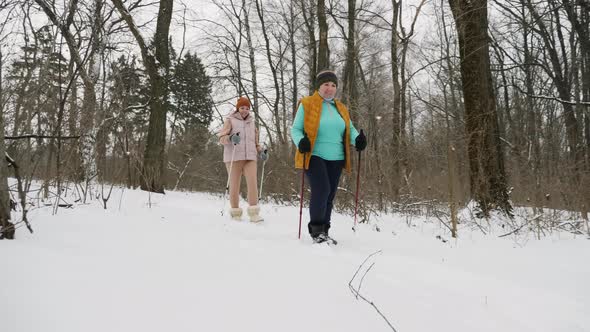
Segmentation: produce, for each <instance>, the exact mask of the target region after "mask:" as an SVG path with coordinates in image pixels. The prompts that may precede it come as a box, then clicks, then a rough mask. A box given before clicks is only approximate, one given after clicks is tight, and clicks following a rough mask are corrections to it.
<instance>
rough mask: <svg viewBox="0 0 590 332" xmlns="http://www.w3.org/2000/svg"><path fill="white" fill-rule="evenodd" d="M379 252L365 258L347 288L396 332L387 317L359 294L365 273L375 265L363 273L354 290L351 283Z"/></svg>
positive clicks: (373, 264)
mask: <svg viewBox="0 0 590 332" xmlns="http://www.w3.org/2000/svg"><path fill="white" fill-rule="evenodd" d="M380 253H381V250H379V251H376V252H374V253H372V254H370V255H369V256H367V258H365V260H364V261H363V263H362V264H361V265H359V268H358V269H357V270H356V272H355V273H354V275H353V276H352V279H350V281H349V282H348V288H349V289H350V291H351V292H352V294H353V295H354V296H355V297H356V299H357V300H358V299H359V298H360V299H362V300H363V301H365V302H367V303H368V304H370V305H371V306H372V307H373V309H375V311H377V313H378V314H379V315H380V316H381V318H383V320H385V322H386V323H387V325H389V327H390V328H391V330H392V331H394V332H397V330H396V329H395V327H393V325H391V323H390V322H389V320H388V319H387V317H385V315H384V314H383V313H382V312H381V310H379V308H378V307H377V306H376V305H375V303H374V302H373V301H371V300H369V299H367V298H366V297H364V296H363V295H362V294H361V287H362V285H363V281H364V280H365V276H366V275H367V273H369V271H370V270H371V269H372V268H373V266H375V263H374V262H373V263H372V264H371V265H370V266H369V267H368V268H367V269H366V270H365V272H364V273H363V276H362V277H361V279H360V281H359V285H358V287H357V288H354V285H353V282H354V280H355V279H356V277H357V275H358V274H359V272H360V271H361V270H362V269H363V267H364V266H365V264H366V263H367V261H368V260H369V259H370V258H371V257H373V256H375V255H377V254H380Z"/></svg>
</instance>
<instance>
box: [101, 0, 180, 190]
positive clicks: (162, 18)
mask: <svg viewBox="0 0 590 332" xmlns="http://www.w3.org/2000/svg"><path fill="white" fill-rule="evenodd" d="M112 1H113V4H114V5H115V7H116V8H117V10H118V11H119V13H120V14H121V17H122V18H123V19H124V20H125V22H126V23H127V26H128V27H129V30H131V33H132V34H133V36H134V37H135V40H136V41H137V44H138V45H139V48H140V49H141V57H142V59H143V65H144V67H145V68H146V71H147V74H148V77H149V81H150V96H151V100H150V118H149V128H148V134H147V143H146V147H145V153H144V157H143V170H142V177H141V189H143V190H147V191H152V192H159V193H163V192H164V185H165V183H164V170H165V168H164V167H165V165H166V157H165V153H164V152H165V151H164V148H165V146H166V113H167V104H168V83H167V77H168V71H169V68H170V50H169V42H168V35H169V30H170V21H171V20H172V8H173V4H174V0H161V1H160V7H159V10H158V21H157V25H156V33H155V35H154V40H153V45H154V47H155V54H154V52H152V50H151V49H150V46H149V45H148V44H147V43H146V41H145V39H144V37H143V36H142V35H141V32H140V31H139V29H138V28H137V25H136V24H135V21H134V20H133V17H131V14H130V13H129V11H128V10H127V8H125V5H124V4H123V1H122V0H112Z"/></svg>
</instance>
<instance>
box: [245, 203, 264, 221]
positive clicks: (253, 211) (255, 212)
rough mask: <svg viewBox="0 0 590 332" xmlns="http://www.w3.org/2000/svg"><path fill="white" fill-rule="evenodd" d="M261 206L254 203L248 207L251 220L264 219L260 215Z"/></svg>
mask: <svg viewBox="0 0 590 332" xmlns="http://www.w3.org/2000/svg"><path fill="white" fill-rule="evenodd" d="M259 213H260V207H258V205H253V206H249V207H248V216H249V217H250V221H251V222H261V221H264V218H262V217H261V216H260V215H259Z"/></svg>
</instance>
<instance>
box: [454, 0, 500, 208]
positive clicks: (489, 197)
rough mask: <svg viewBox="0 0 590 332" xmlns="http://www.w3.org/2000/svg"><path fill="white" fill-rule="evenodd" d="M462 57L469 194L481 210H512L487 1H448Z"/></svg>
mask: <svg viewBox="0 0 590 332" xmlns="http://www.w3.org/2000/svg"><path fill="white" fill-rule="evenodd" d="M449 4H450V5H451V10H452V12H453V17H454V19H455V25H456V29H457V34H458V36H459V51H460V56H461V79H462V83H463V95H464V99H465V119H466V124H465V125H466V131H467V136H468V157H469V166H470V182H471V194H472V197H473V199H475V201H476V202H477V203H478V205H479V207H480V209H481V212H482V214H483V215H484V216H487V215H488V214H489V212H490V210H492V209H499V210H502V211H504V212H505V213H507V214H510V213H511V211H512V206H511V204H510V201H509V199H508V191H507V187H506V172H505V169H504V157H503V155H502V150H501V146H500V138H499V128H498V119H497V113H496V103H495V95H494V91H493V88H492V74H491V68H490V55H489V37H488V10H487V0H476V1H468V0H449Z"/></svg>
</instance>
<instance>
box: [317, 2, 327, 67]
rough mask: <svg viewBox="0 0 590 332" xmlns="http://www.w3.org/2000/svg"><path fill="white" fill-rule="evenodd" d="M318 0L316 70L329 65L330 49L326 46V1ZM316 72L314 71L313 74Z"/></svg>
mask: <svg viewBox="0 0 590 332" xmlns="http://www.w3.org/2000/svg"><path fill="white" fill-rule="evenodd" d="M317 1H318V7H317V8H318V27H319V32H320V40H319V45H318V66H317V68H318V70H324V69H328V68H329V67H330V49H329V47H328V20H327V18H326V1H325V0H317ZM315 74H316V73H314V75H315Z"/></svg>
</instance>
